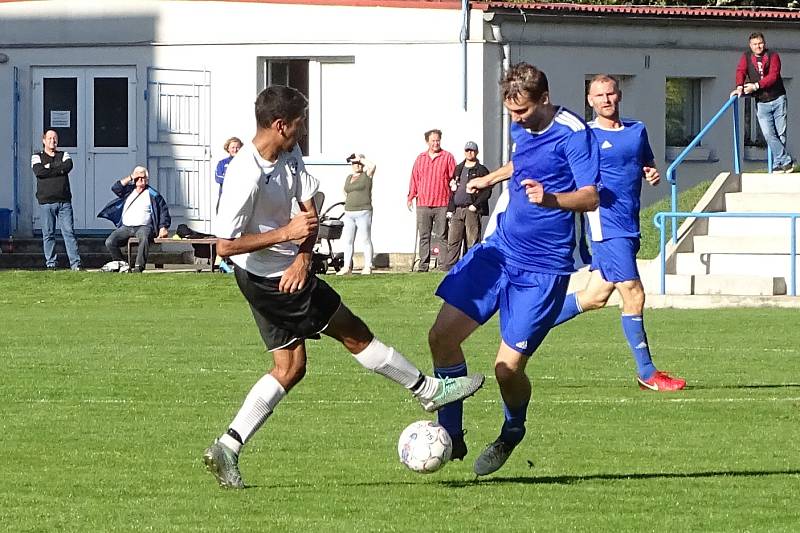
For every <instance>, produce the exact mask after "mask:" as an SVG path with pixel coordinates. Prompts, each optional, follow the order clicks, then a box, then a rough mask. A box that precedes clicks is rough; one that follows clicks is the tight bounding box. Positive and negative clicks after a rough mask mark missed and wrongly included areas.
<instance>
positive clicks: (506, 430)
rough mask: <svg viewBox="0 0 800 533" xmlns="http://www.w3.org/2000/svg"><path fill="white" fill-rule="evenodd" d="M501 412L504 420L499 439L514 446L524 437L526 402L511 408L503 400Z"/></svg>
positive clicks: (526, 412)
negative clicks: (504, 416)
mask: <svg viewBox="0 0 800 533" xmlns="http://www.w3.org/2000/svg"><path fill="white" fill-rule="evenodd" d="M503 412H504V413H505V415H506V420H505V422H503V429H501V430H500V440H502V441H503V442H505V443H506V444H510V445H512V446H516V445H517V444H519V443H520V442H522V439H523V438H524V437H525V420H526V418H527V414H528V402H525V404H524V405H522V406H520V407H515V408H511V407H509V406H507V405H506V404H505V402H503Z"/></svg>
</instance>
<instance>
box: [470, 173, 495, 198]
mask: <svg viewBox="0 0 800 533" xmlns="http://www.w3.org/2000/svg"><path fill="white" fill-rule="evenodd" d="M490 182H491V179H486V176H481V177H480V178H472V179H471V180H469V182H468V183H467V193H469V194H472V193H475V192H478V191H479V190H481V189H485V188H486V187H489V186H490V185H491V183H490Z"/></svg>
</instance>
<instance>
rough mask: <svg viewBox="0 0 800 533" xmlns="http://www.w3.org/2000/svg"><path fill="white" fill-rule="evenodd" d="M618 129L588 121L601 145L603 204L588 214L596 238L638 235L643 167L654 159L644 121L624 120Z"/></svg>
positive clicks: (593, 235) (594, 238)
mask: <svg viewBox="0 0 800 533" xmlns="http://www.w3.org/2000/svg"><path fill="white" fill-rule="evenodd" d="M621 122H622V127H621V128H619V129H616V130H609V129H604V128H601V127H600V126H599V125H598V124H597V122H596V121H592V122H590V123H589V126H591V128H592V132H593V133H594V135H595V137H597V142H598V143H599V144H600V177H601V179H602V181H603V189H602V190H601V191H600V207H598V208H597V210H596V211H593V212H591V213H587V214H586V216H587V218H588V219H589V234H590V235H591V237H592V240H593V241H603V240H606V239H611V238H614V237H639V206H640V202H639V195H640V194H641V192H642V178H643V177H644V171H643V170H642V167H644V166H645V165H647V164H649V163H650V162H652V161H653V159H654V157H653V150H652V149H651V148H650V141H648V139H647V130H646V129H645V127H644V124H643V123H641V122H639V121H636V120H622V121H621Z"/></svg>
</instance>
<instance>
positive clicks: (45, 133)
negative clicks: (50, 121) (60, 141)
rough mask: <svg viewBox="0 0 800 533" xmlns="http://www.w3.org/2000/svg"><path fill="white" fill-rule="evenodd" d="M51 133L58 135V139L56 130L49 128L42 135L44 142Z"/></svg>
mask: <svg viewBox="0 0 800 533" xmlns="http://www.w3.org/2000/svg"><path fill="white" fill-rule="evenodd" d="M51 131H52V132H53V133H55V134H56V137H58V132H57V131H56V130H54V129H53V128H48V129H46V130H44V133H42V140H44V138H45V137H47V134H48V133H49V132H51Z"/></svg>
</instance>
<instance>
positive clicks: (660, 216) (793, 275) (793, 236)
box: [653, 210, 800, 296]
mask: <svg viewBox="0 0 800 533" xmlns="http://www.w3.org/2000/svg"><path fill="white" fill-rule="evenodd" d="M667 217H669V218H670V219H671V220H672V221H673V224H674V223H675V220H677V219H678V218H788V219H789V220H790V221H791V228H790V231H789V239H790V240H791V242H790V244H789V258H790V260H791V265H790V267H789V272H790V275H789V287H788V289H789V295H790V296H797V219H798V218H800V214H798V213H686V212H679V211H674V210H673V211H671V212H669V213H664V212H661V213H656V216H655V217H653V223H654V224H655V225H656V227H657V228H658V229H659V232H660V236H659V247H660V248H659V249H660V256H659V257H660V260H661V294H666V289H667V254H666V250H667V236H666V231H665V230H666V228H665V224H664V219H665V218H667Z"/></svg>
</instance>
